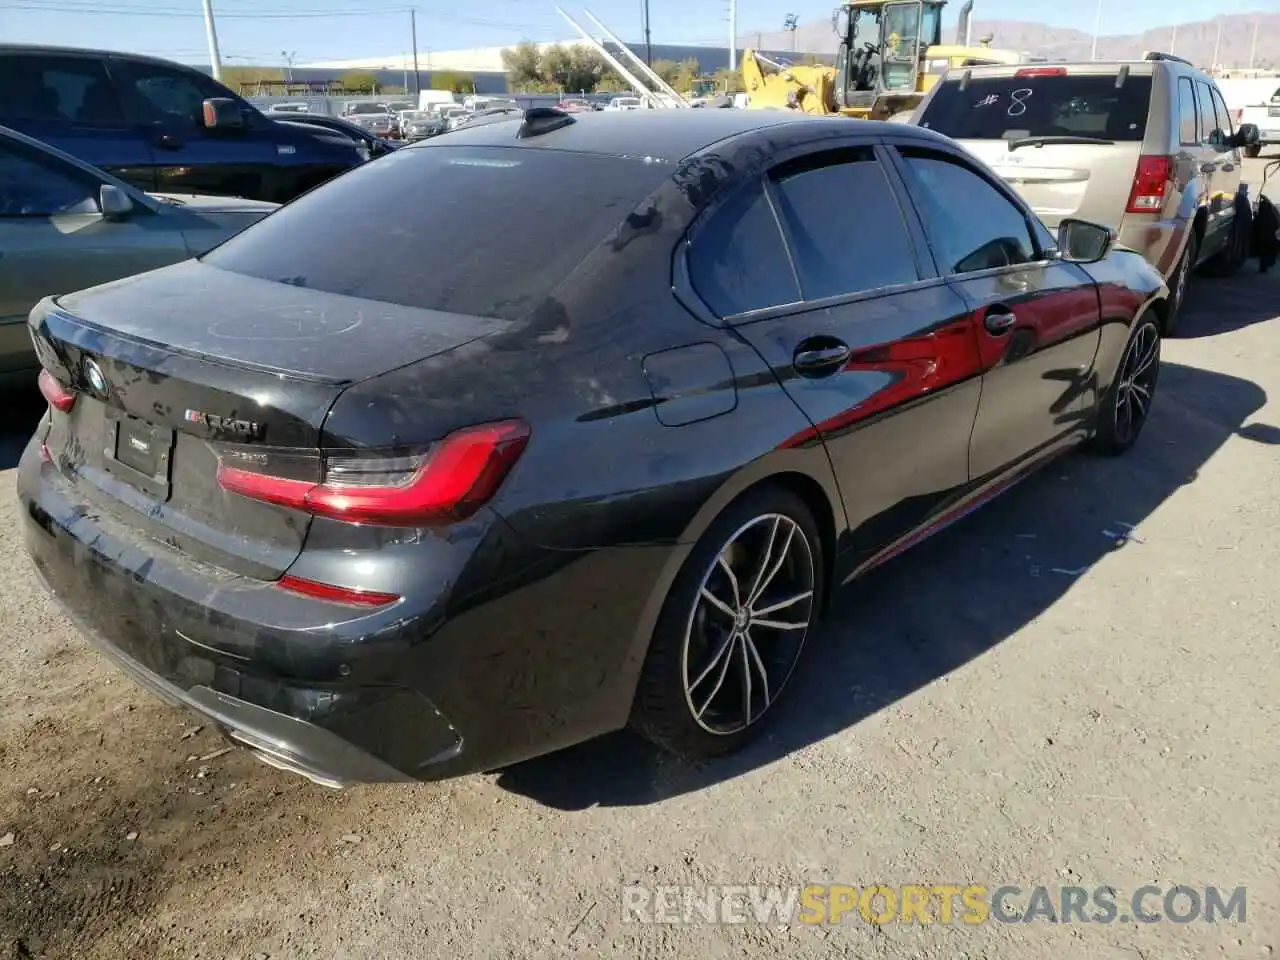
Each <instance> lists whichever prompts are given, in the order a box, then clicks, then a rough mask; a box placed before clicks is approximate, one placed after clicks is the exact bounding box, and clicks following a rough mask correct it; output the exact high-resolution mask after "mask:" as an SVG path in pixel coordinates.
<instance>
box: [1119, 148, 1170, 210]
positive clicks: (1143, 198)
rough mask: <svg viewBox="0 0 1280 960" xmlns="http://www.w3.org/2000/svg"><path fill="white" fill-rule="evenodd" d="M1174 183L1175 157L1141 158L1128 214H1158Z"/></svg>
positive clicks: (1130, 196) (1130, 193) (1128, 206)
mask: <svg viewBox="0 0 1280 960" xmlns="http://www.w3.org/2000/svg"><path fill="white" fill-rule="evenodd" d="M1172 181H1173V157H1158V156H1145V155H1144V156H1141V157H1139V158H1138V169H1137V171H1136V172H1135V173H1134V175H1133V187H1132V189H1130V191H1129V203H1128V205H1127V206H1126V207H1125V208H1124V209H1125V212H1126V213H1156V212H1158V211H1159V210H1160V208H1161V207H1163V206H1164V200H1165V196H1166V195H1167V194H1168V191H1169V184H1170V183H1171V182H1172Z"/></svg>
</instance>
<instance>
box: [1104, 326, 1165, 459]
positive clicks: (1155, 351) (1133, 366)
mask: <svg viewBox="0 0 1280 960" xmlns="http://www.w3.org/2000/svg"><path fill="white" fill-rule="evenodd" d="M1159 372H1160V332H1159V331H1158V330H1157V329H1156V325H1155V324H1154V323H1144V324H1143V325H1142V326H1141V327H1139V328H1138V330H1137V332H1136V333H1134V335H1133V337H1132V339H1130V341H1129V346H1128V348H1127V349H1126V350H1125V354H1124V359H1123V360H1122V361H1121V363H1120V371H1119V373H1118V379H1117V381H1116V399H1115V410H1114V413H1115V418H1116V419H1115V427H1116V438H1117V439H1118V440H1119V441H1120V442H1121V443H1128V442H1129V441H1130V440H1132V439H1133V438H1134V437H1136V436H1137V435H1138V431H1139V430H1141V429H1142V425H1143V424H1144V423H1145V422H1146V419H1147V414H1148V413H1150V411H1151V399H1152V397H1153V396H1154V395H1155V389H1156V377H1157V375H1158V374H1159Z"/></svg>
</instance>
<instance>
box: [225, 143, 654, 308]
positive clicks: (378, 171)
mask: <svg viewBox="0 0 1280 960" xmlns="http://www.w3.org/2000/svg"><path fill="white" fill-rule="evenodd" d="M670 174H671V170H670V168H669V167H668V166H667V165H666V164H663V163H653V162H649V163H646V162H644V161H643V160H638V159H631V158H624V157H611V156H601V155H597V154H585V153H568V152H559V151H552V150H535V149H528V148H526V149H517V148H510V147H502V148H496V147H490V148H482V147H414V148H410V149H408V150H400V151H397V152H396V153H392V154H390V155H388V156H386V157H384V158H383V159H381V160H379V161H378V162H377V163H376V164H369V165H367V166H364V167H357V168H356V169H354V170H352V171H350V172H349V173H345V174H343V175H342V176H341V177H336V178H335V179H333V180H331V181H329V182H328V183H327V184H325V185H324V186H323V187H321V188H319V189H318V190H314V191H312V192H311V193H308V194H306V195H304V196H302V197H300V198H299V199H297V200H295V201H294V202H292V203H290V204H287V205H286V206H284V207H281V208H280V210H279V211H277V212H276V213H274V214H272V215H271V216H270V217H267V218H266V219H265V220H262V221H260V222H259V223H258V224H255V225H254V226H253V227H250V228H249V229H248V230H247V231H245V232H244V233H241V234H239V235H238V236H236V237H234V238H232V239H231V240H230V241H229V242H227V243H224V244H223V245H222V246H220V247H218V248H217V249H215V250H214V251H212V252H211V253H209V254H207V255H206V256H205V257H204V258H203V260H204V262H205V263H207V264H209V265H211V266H214V267H218V268H220V269H223V270H230V271H232V272H235V273H241V274H246V275H248V276H251V277H258V278H260V279H263V280H272V281H275V282H277V283H287V284H292V285H294V286H298V287H305V288H308V289H314V290H323V291H326V292H328V293H337V294H343V295H345V296H351V297H360V298H363V299H367V300H380V301H385V302H388V303H396V304H403V305H405V306H411V307H423V308H427V309H430V310H443V311H448V312H451V313H461V314H470V315H473V316H486V317H499V318H503V319H512V320H514V319H518V318H520V317H522V316H524V315H525V314H527V313H528V312H529V311H530V310H531V309H533V308H534V307H535V306H537V305H538V304H539V303H541V302H542V300H543V299H544V298H545V297H546V296H547V294H548V293H550V292H551V291H552V290H553V289H554V288H555V286H556V285H557V284H559V283H560V281H561V280H563V279H564V278H565V277H566V276H568V274H569V273H570V272H571V271H572V270H573V268H574V267H576V266H577V265H578V263H579V262H581V260H582V259H583V257H585V256H586V255H587V254H588V253H589V252H590V251H591V250H592V249H593V248H594V247H595V246H596V245H597V244H599V243H600V242H601V241H603V240H604V239H605V238H606V237H607V236H608V235H609V233H610V231H612V230H614V229H615V228H616V227H617V226H618V225H619V224H620V223H621V222H622V221H623V219H624V218H625V217H626V216H627V215H628V214H629V213H631V212H632V211H633V210H634V209H635V208H636V205H637V204H639V203H640V201H641V200H643V199H644V198H645V197H646V196H648V195H649V194H650V193H651V192H652V191H653V190H654V188H656V187H657V186H658V184H659V183H661V182H662V181H663V180H665V179H666V178H667V177H668V176H670ZM566 183H572V184H573V190H572V191H567V192H566V191H565V190H564V189H563V187H564V184H566ZM333 224H342V230H340V231H335V230H334V229H332V225H333Z"/></svg>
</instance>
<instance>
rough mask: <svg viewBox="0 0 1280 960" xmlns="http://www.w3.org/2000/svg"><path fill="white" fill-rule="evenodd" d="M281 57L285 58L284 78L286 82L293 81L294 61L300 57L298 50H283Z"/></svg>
mask: <svg viewBox="0 0 1280 960" xmlns="http://www.w3.org/2000/svg"><path fill="white" fill-rule="evenodd" d="M280 57H281V59H283V60H284V79H285V82H286V83H293V61H295V60H296V59H298V52H297V51H296V50H295V51H292V52H290V51H288V50H281V51H280Z"/></svg>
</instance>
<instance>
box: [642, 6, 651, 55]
mask: <svg viewBox="0 0 1280 960" xmlns="http://www.w3.org/2000/svg"><path fill="white" fill-rule="evenodd" d="M643 15H644V63H645V66H647V67H652V66H653V39H652V37H650V35H649V0H644V10H643Z"/></svg>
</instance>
